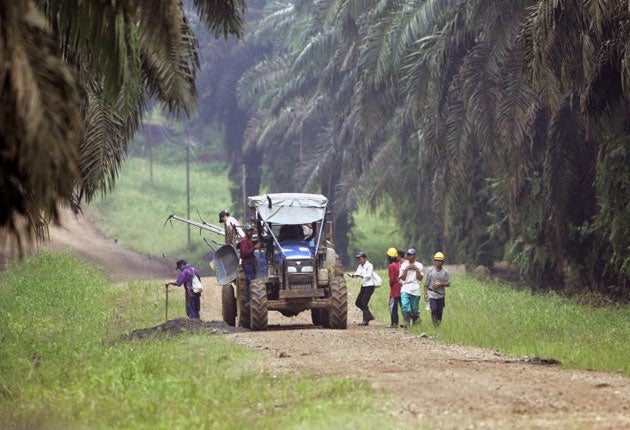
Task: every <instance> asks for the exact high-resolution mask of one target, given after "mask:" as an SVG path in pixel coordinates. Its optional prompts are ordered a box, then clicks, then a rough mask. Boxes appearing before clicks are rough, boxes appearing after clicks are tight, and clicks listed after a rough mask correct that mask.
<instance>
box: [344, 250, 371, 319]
mask: <svg viewBox="0 0 630 430" xmlns="http://www.w3.org/2000/svg"><path fill="white" fill-rule="evenodd" d="M356 258H357V260H358V261H359V265H358V266H357V270H356V272H354V273H351V274H349V275H348V276H350V277H352V278H361V291H360V292H359V295H358V296H357V300H356V302H355V303H354V304H355V306H356V307H357V308H359V309H361V311H362V312H363V321H361V322H360V323H359V325H368V324H369V323H370V321H372V320H373V319H374V315H372V312H370V307H369V305H368V304H369V303H370V298H371V297H372V294H374V266H372V263H370V262H369V261H368V260H367V255H365V252H359V253H358V254H357V255H356Z"/></svg>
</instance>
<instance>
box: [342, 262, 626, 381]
mask: <svg viewBox="0 0 630 430" xmlns="http://www.w3.org/2000/svg"><path fill="white" fill-rule="evenodd" d="M379 274H381V277H382V278H383V284H384V285H383V287H381V288H378V289H377V290H376V292H375V293H374V296H373V297H372V299H371V301H370V304H371V306H370V308H371V309H372V310H373V312H374V313H375V315H376V316H377V318H378V319H379V320H380V321H384V322H386V323H387V324H389V321H390V318H389V310H388V303H389V283H388V281H387V279H388V277H387V273H386V272H384V271H383V272H379ZM349 285H350V286H351V288H354V289H356V290H358V287H357V282H355V281H350V284H349ZM424 304H425V303H424V300H422V301H421V303H420V306H421V312H420V313H421V318H422V323H421V324H420V325H417V326H415V327H414V328H413V329H412V331H413V332H415V333H422V332H426V333H428V334H430V335H434V334H437V335H438V338H439V339H440V340H442V341H446V342H450V343H458V344H466V345H477V346H481V347H484V348H488V349H492V350H498V351H500V352H502V353H503V354H506V355H511V356H516V357H525V356H528V357H540V358H554V359H556V360H560V361H561V362H562V364H563V365H564V366H566V367H568V368H578V369H595V370H603V371H609V372H618V373H622V374H625V375H630V307H628V306H607V307H592V306H586V305H582V304H577V303H574V302H572V301H571V300H569V299H566V298H564V297H560V296H558V295H556V294H536V295H534V294H532V293H531V292H529V291H523V290H516V289H514V288H512V287H509V286H505V285H500V284H498V283H492V282H487V283H484V282H479V281H477V280H475V279H473V278H472V277H470V276H454V277H453V280H452V286H451V287H449V289H448V291H447V294H446V308H445V309H444V316H443V321H442V324H441V325H440V327H439V328H437V329H436V328H434V327H433V324H432V323H431V314H430V312H428V311H425V310H424Z"/></svg>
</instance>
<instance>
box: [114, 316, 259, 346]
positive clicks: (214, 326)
mask: <svg viewBox="0 0 630 430" xmlns="http://www.w3.org/2000/svg"><path fill="white" fill-rule="evenodd" d="M244 331H248V330H246V329H244V328H239V327H231V326H229V325H227V324H226V323H225V322H223V321H200V320H191V319H188V318H177V319H174V320H170V321H167V322H165V323H163V324H160V325H157V326H155V327H150V328H142V329H137V330H133V331H131V332H129V333H127V334H125V335H124V336H123V340H126V341H129V340H142V339H146V338H150V337H156V336H166V337H171V336H179V335H182V334H186V333H191V334H198V333H213V334H228V333H239V332H244Z"/></svg>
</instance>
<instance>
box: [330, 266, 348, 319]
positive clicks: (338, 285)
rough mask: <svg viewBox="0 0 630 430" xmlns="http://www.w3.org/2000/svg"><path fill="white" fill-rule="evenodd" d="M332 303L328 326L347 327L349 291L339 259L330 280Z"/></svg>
mask: <svg viewBox="0 0 630 430" xmlns="http://www.w3.org/2000/svg"><path fill="white" fill-rule="evenodd" d="M330 298H331V300H332V305H331V307H330V308H328V327H330V328H333V329H345V328H346V327H347V326H348V292H347V290H346V280H345V279H344V277H343V269H342V268H341V263H340V262H339V261H337V264H336V267H335V275H334V277H333V279H332V281H331V282H330Z"/></svg>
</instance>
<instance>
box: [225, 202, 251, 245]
mask: <svg viewBox="0 0 630 430" xmlns="http://www.w3.org/2000/svg"><path fill="white" fill-rule="evenodd" d="M219 222H220V223H223V224H225V237H226V243H231V244H235V243H236V242H237V239H240V238H243V237H245V232H244V231H243V229H242V228H241V224H240V223H239V222H238V220H237V219H236V218H234V217H233V216H230V212H228V210H227V209H226V210H222V211H221V212H219ZM236 234H238V238H236V237H235V235H236Z"/></svg>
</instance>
